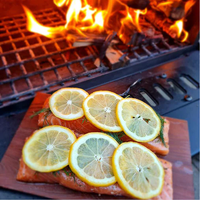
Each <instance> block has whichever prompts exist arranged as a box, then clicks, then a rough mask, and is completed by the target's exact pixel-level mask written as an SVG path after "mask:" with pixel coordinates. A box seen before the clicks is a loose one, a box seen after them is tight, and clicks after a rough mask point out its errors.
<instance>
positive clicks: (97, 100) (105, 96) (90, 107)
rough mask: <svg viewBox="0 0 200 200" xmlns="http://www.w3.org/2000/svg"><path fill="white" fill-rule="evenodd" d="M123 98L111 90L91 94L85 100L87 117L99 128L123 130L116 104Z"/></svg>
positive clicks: (114, 130)
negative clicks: (117, 114)
mask: <svg viewBox="0 0 200 200" xmlns="http://www.w3.org/2000/svg"><path fill="white" fill-rule="evenodd" d="M121 99H122V97H120V96H119V95H117V94H115V93H113V92H110V91H97V92H94V93H92V94H90V95H89V96H88V97H87V98H86V99H85V100H84V102H83V110H84V113H85V116H86V118H87V119H88V120H89V121H90V122H91V123H92V124H93V125H94V126H96V127H97V128H99V129H101V130H104V131H110V132H120V131H122V129H121V127H120V126H119V124H118V122H117V118H116V112H115V110H116V105H117V103H118V102H119V101H120V100H121Z"/></svg>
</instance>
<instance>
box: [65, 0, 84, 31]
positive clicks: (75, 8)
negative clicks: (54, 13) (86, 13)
mask: <svg viewBox="0 0 200 200" xmlns="http://www.w3.org/2000/svg"><path fill="white" fill-rule="evenodd" d="M81 7H82V2H81V0H76V1H72V2H71V4H70V6H69V10H68V12H67V15H66V21H67V23H66V25H65V27H66V28H67V26H68V25H69V23H70V22H74V23H76V22H77V21H78V16H79V13H80V11H81Z"/></svg>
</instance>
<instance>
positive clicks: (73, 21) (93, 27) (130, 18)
mask: <svg viewBox="0 0 200 200" xmlns="http://www.w3.org/2000/svg"><path fill="white" fill-rule="evenodd" d="M53 1H54V4H55V5H56V6H58V7H62V6H64V5H67V6H68V10H67V12H66V24H65V25H63V26H58V27H46V26H43V25H41V24H40V23H39V22H37V20H36V18H35V17H34V16H33V14H32V13H31V11H30V10H29V9H27V8H26V7H24V6H23V7H24V10H25V13H26V15H27V29H28V30H29V31H31V32H35V33H39V34H41V35H44V36H46V37H49V38H53V37H57V36H59V35H64V36H66V37H67V38H69V35H67V33H71V34H74V31H75V32H76V34H78V35H81V36H83V37H86V35H87V34H86V33H87V32H93V33H102V32H105V31H107V32H109V31H110V29H111V28H110V26H109V23H110V22H109V19H111V18H112V17H113V18H115V15H117V14H118V15H119V18H117V17H116V19H117V20H118V21H117V22H116V24H117V23H118V25H117V27H114V30H115V31H117V32H118V36H119V37H120V38H123V37H127V36H126V34H127V30H126V29H129V33H130V34H132V33H133V31H135V28H134V27H136V29H137V31H138V32H142V28H141V25H140V23H141V15H145V14H146V12H147V9H145V10H134V9H132V8H129V7H128V6H127V5H125V4H123V3H122V4H121V3H120V1H116V0H108V6H107V9H106V10H103V9H101V8H100V7H98V8H93V7H92V6H91V5H89V4H88V2H87V0H53ZM172 3H173V1H172V0H169V1H166V2H162V3H160V4H159V5H158V7H159V6H165V5H170V4H172ZM194 3H195V0H189V1H188V2H186V4H185V12H186V13H187V12H188V11H189V9H190V8H191V7H192V6H193V5H194ZM119 7H120V9H121V10H120V11H119V10H117V9H119ZM111 16H112V17H111ZM112 20H113V19H111V21H112ZM183 22H184V19H181V20H179V21H176V22H175V23H174V24H173V25H172V26H171V27H170V30H172V31H174V32H176V33H177V36H178V37H181V38H183V39H182V41H186V40H187V37H188V32H187V31H186V30H184V23H183ZM113 26H115V24H113ZM113 26H111V27H112V29H113Z"/></svg>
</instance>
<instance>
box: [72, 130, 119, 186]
mask: <svg viewBox="0 0 200 200" xmlns="http://www.w3.org/2000/svg"><path fill="white" fill-rule="evenodd" d="M118 145H119V144H118V143H117V142H116V140H114V139H113V138H112V137H110V136H108V135H106V134H104V133H99V132H92V133H88V134H86V135H84V136H81V137H80V138H78V139H77V140H76V142H75V143H74V144H73V145H72V146H71V149H70V154H69V166H70V168H71V170H72V171H73V172H74V173H75V174H76V175H77V176H78V177H79V178H80V179H81V180H82V181H84V182H85V183H87V184H88V185H91V186H96V187H100V186H109V185H112V184H114V183H115V182H116V179H115V176H114V175H113V169H112V155H113V152H114V150H115V149H116V147H117V146H118Z"/></svg>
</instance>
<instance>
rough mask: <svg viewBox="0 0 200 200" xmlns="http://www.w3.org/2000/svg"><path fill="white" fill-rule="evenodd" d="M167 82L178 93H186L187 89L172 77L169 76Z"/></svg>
mask: <svg viewBox="0 0 200 200" xmlns="http://www.w3.org/2000/svg"><path fill="white" fill-rule="evenodd" d="M167 82H168V83H169V85H170V86H171V87H172V88H173V89H174V90H175V92H177V93H179V94H186V93H187V91H186V90H185V89H184V88H183V87H182V86H181V85H180V84H179V83H177V82H176V81H175V80H174V79H171V78H169V79H168V80H167Z"/></svg>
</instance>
